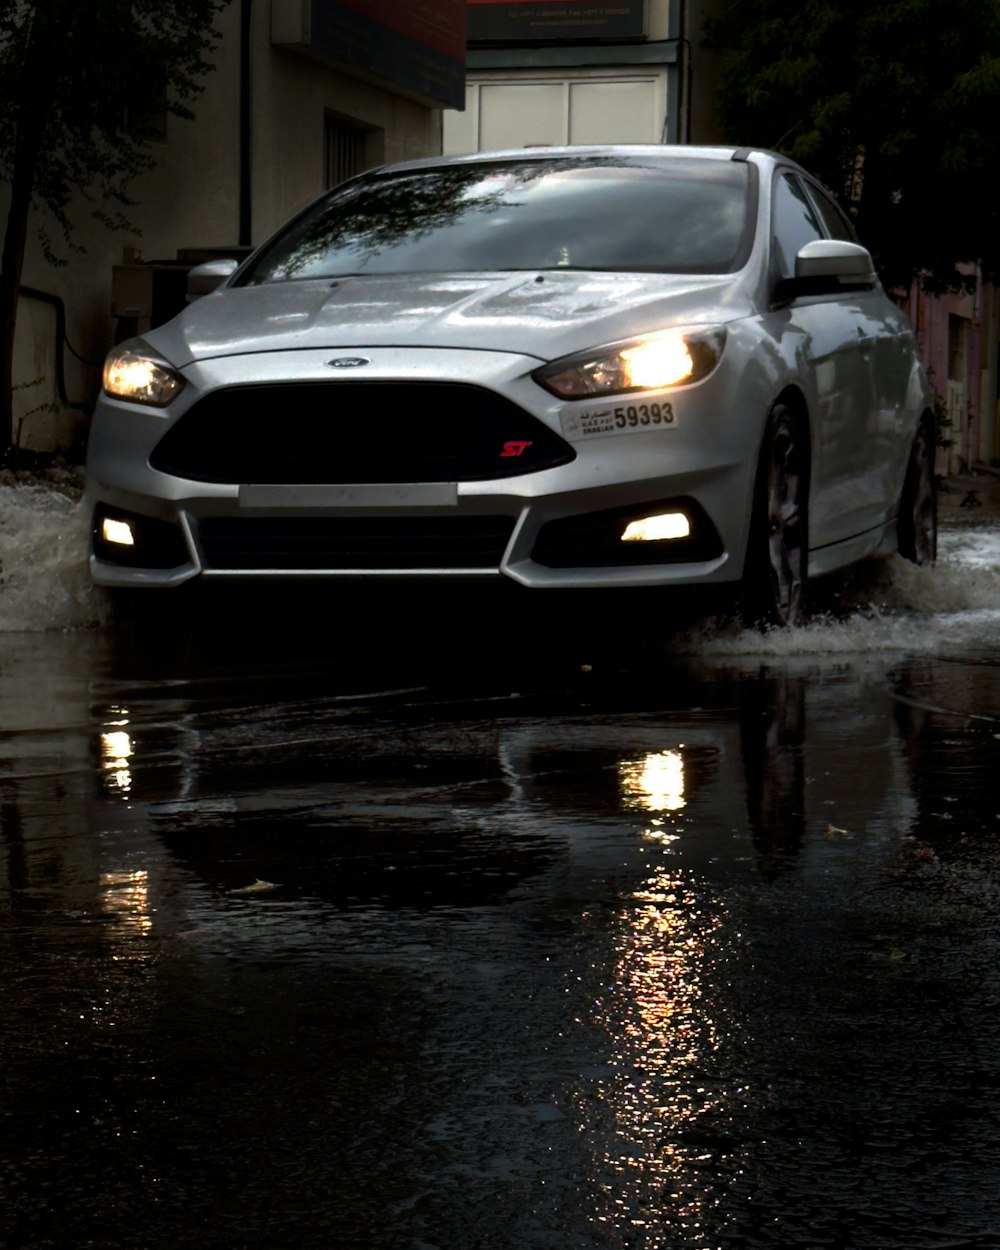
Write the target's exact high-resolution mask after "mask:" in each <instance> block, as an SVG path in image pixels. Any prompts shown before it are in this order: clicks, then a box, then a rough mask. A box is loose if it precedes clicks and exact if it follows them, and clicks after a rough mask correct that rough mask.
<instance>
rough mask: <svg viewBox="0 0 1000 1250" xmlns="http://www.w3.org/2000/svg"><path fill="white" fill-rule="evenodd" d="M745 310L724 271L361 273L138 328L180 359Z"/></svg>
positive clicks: (206, 303) (524, 339) (565, 331)
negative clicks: (147, 328)
mask: <svg viewBox="0 0 1000 1250" xmlns="http://www.w3.org/2000/svg"><path fill="white" fill-rule="evenodd" d="M748 311H749V308H748V305H747V301H746V298H745V296H744V295H743V294H742V290H741V286H740V284H739V282H738V281H737V280H736V279H734V277H733V275H731V274H727V275H723V276H721V277H710V278H706V277H700V276H697V277H680V276H664V275H662V274H617V273H616V274H606V273H584V272H565V271H554V272H553V271H546V272H545V273H536V272H532V273H530V274H527V273H518V274H509V273H507V274H499V275H487V276H484V275H481V274H475V275H469V276H466V275H461V274H455V275H452V274H448V275H441V274H389V275H375V276H367V275H361V276H357V277H345V278H337V279H329V280H324V281H321V282H320V281H315V282H313V281H308V282H305V281H300V282H280V283H271V284H268V285H266V286H254V287H233V288H227V289H224V290H221V291H217V292H215V293H213V294H212V295H208V296H205V297H204V298H203V299H200V300H198V301H197V302H196V303H194V304H192V305H191V306H190V307H189V308H187V309H186V310H185V311H184V312H183V313H182V314H181V315H180V316H179V317H176V318H175V319H174V320H173V321H171V322H169V323H168V324H167V325H164V326H161V327H160V328H158V329H157V330H154V331H152V332H151V333H150V334H147V335H146V339H147V341H148V342H149V343H150V345H151V346H153V347H154V348H155V349H156V350H157V351H159V352H161V353H162V354H163V355H164V356H165V357H166V358H167V360H169V361H171V363H173V364H174V365H175V366H177V367H180V368H183V367H184V366H185V365H187V364H190V363H192V362H193V361H196V360H207V359H211V358H213V357H220V356H237V355H245V354H247V353H257V352H284V351H296V350H309V349H324V350H325V349H326V348H335V349H339V348H361V347H409V346H412V347H436V348H442V347H443V348H448V347H452V348H462V349H477V348H478V349H482V350H488V351H500V352H513V353H516V354H520V355H526V356H533V357H535V358H536V359H539V360H552V359H556V358H557V357H559V356H562V355H566V354H567V353H569V352H572V351H576V350H578V349H583V348H586V347H590V346H597V345H599V344H602V343H606V342H614V341H615V340H617V339H624V338H629V337H631V336H633V335H637V334H644V333H647V332H649V331H651V330H655V329H659V328H661V327H665V326H670V325H681V324H697V325H704V324H718V323H720V322H727V321H732V320H733V319H734V318H736V317H740V316H745V315H746V313H747V312H748Z"/></svg>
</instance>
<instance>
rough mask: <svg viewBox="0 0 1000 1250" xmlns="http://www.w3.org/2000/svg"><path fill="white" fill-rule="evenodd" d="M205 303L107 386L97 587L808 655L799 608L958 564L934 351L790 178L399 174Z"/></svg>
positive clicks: (617, 155) (348, 199) (692, 166)
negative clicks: (899, 565) (731, 608)
mask: <svg viewBox="0 0 1000 1250" xmlns="http://www.w3.org/2000/svg"><path fill="white" fill-rule="evenodd" d="M213 288H214V289H213ZM189 290H190V291H192V292H195V293H197V292H198V291H199V290H201V291H206V290H207V291H208V292H209V293H208V294H205V295H204V297H203V298H197V299H193V300H192V302H191V303H190V305H189V306H188V307H187V308H186V310H185V311H184V312H183V313H182V314H181V315H180V316H178V317H176V318H175V319H174V320H173V321H171V322H169V323H168V324H166V325H163V326H160V327H159V328H157V329H155V330H153V331H151V332H150V333H149V334H147V335H146V336H145V338H143V339H137V340H132V341H130V342H126V343H122V344H120V345H119V346H118V347H116V348H115V349H114V350H113V351H112V353H111V354H110V356H109V357H108V360H107V364H106V366H105V372H104V386H103V393H102V395H101V398H100V401H99V403H98V406H97V410H96V412H95V415H94V421H93V426H92V430H91V436H90V445H89V453H88V467H87V490H88V495H89V500H90V504H91V506H92V508H93V554H92V559H91V568H92V572H93V577H94V579H95V581H96V582H98V583H99V584H102V585H105V586H115V587H140V586H141V587H160V588H169V587H176V586H179V585H181V584H182V583H185V582H188V581H189V580H190V579H193V578H204V579H209V578H211V579H247V578H253V579H258V580H261V581H270V582H278V581H280V580H281V579H306V578H326V579H331V578H338V579H347V578H352V579H356V578H366V579H373V578H374V579H420V580H422V581H423V582H425V583H429V582H436V583H441V582H442V581H444V580H447V579H459V578H463V579H478V580H479V581H482V582H485V581H488V580H490V579H492V580H493V581H498V580H502V579H510V581H512V582H515V583H519V584H520V585H521V586H523V587H529V588H532V589H536V590H549V589H558V588H565V587H577V588H609V589H610V588H613V587H619V588H627V587H640V586H645V587H650V586H654V587H680V586H706V587H712V586H714V587H720V588H721V587H726V586H728V587H729V588H730V589H732V590H733V591H735V592H737V596H736V597H737V598H738V599H739V601H740V602H742V604H743V607H744V609H745V611H746V612H747V613H748V614H749V615H750V616H751V617H752V619H754V620H759V621H766V622H775V623H793V622H795V621H797V620H798V619H800V616H801V613H802V611H803V597H804V591H805V587H806V584H807V577H815V576H819V575H823V574H826V573H830V572H832V571H834V570H837V569H840V568H843V567H845V566H846V565H848V564H851V563H853V562H855V561H858V560H860V559H863V558H865V557H868V556H872V555H877V554H888V553H890V552H893V551H896V550H899V551H900V552H902V554H903V555H905V556H907V557H909V558H910V559H912V560H916V561H918V562H925V561H929V560H932V559H933V558H934V554H935V545H936V502H935V494H934V480H935V479H934V452H935V426H934V422H933V415H932V414H933V397H932V394H931V391H930V389H929V387H928V383H927V379H926V376H925V374H924V371H923V369H922V367H921V364H920V360H919V355H918V351H917V347H916V344H915V340H914V335H913V332H912V329H911V327H910V325H909V323H908V322H907V320H906V318H905V316H904V315H903V314H902V312H901V311H900V310H899V309H898V308H897V307H896V305H895V304H894V303H893V302H892V301H891V300H890V299H888V298H887V296H886V295H885V293H884V292H883V291H882V289H881V287H880V285H879V283H878V280H877V278H876V275H875V271H874V268H873V265H872V260H871V257H870V256H869V254H868V252H867V251H865V250H864V248H862V247H861V246H860V245H859V244H858V242H857V240H856V239H855V237H854V233H853V229H852V227H851V224H850V222H849V221H848V220H847V219H846V218H845V217H844V215H843V214H842V213H841V211H840V210H839V208H838V207H837V205H836V203H835V202H834V201H833V199H831V197H830V196H829V195H828V194H827V193H826V192H825V191H824V189H823V188H822V187H821V186H820V185H818V184H817V183H816V182H815V181H814V180H813V179H812V178H811V177H810V176H809V175H808V174H807V173H806V172H805V171H804V170H802V169H801V168H800V167H798V166H797V165H795V164H792V163H791V162H789V161H787V160H785V159H783V158H781V157H779V156H777V155H775V154H774V153H769V152H764V151H757V150H751V149H733V148H694V147H669V146H636V147H573V148H559V149H555V148H545V149H528V150H519V151H510V152H495V153H480V154H477V155H474V156H465V157H458V158H450V159H435V160H423V161H412V162H408V163H405V164H398V165H391V166H387V167H384V168H381V169H377V170H374V171H372V172H370V173H367V174H365V175H363V176H361V177H359V178H357V179H354V180H353V181H351V182H348V183H346V184H344V185H343V186H341V187H338V188H337V189H336V190H334V191H332V192H330V193H329V194H327V195H326V196H324V197H323V198H322V199H320V200H319V201H317V202H316V203H314V204H313V205H312V206H311V207H309V208H308V209H306V210H305V211H304V212H303V213H302V214H300V215H299V216H298V217H296V218H295V219H294V220H292V221H291V222H290V223H289V224H288V225H287V226H286V227H285V228H284V229H283V230H281V231H280V232H279V233H278V234H276V235H275V236H274V237H273V238H272V239H270V240H269V241H268V242H267V243H265V244H264V245H263V246H262V247H261V248H260V249H259V250H258V251H257V252H256V253H254V254H253V255H252V256H251V257H250V258H249V259H248V260H246V261H245V262H244V263H243V264H242V265H240V266H239V267H236V265H235V262H231V261H230V262H227V261H220V262H211V263H210V264H209V265H206V266H201V267H200V268H199V269H197V270H195V271H193V272H192V274H191V284H190V287H189Z"/></svg>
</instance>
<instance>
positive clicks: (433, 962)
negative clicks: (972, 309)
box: [0, 488, 1000, 1250]
mask: <svg viewBox="0 0 1000 1250" xmlns="http://www.w3.org/2000/svg"><path fill="white" fill-rule="evenodd" d="M948 502H949V507H948V508H946V517H945V520H946V529H945V533H944V535H943V541H942V550H941V558H940V560H939V563H938V566H937V567H936V568H935V569H934V570H920V569H914V568H911V567H909V566H907V565H905V564H903V563H901V562H892V563H890V564H888V565H886V566H885V567H879V568H873V569H868V570H863V571H862V572H861V573H860V574H857V575H855V576H853V577H852V578H850V579H845V580H844V581H842V582H841V583H839V584H837V585H836V586H833V587H828V588H827V591H826V601H827V603H828V606H829V607H830V609H831V610H830V612H829V614H828V615H825V616H824V617H822V618H821V619H818V620H816V621H814V622H813V623H812V624H810V625H809V626H807V627H806V628H804V629H802V630H799V631H794V632H793V633H779V634H772V635H766V636H761V635H757V634H748V633H745V632H743V631H740V630H739V629H736V628H734V627H732V626H729V625H725V624H720V623H718V622H716V621H714V620H711V619H702V620H692V619H687V620H683V621H682V620H680V618H678V617H675V616H673V615H671V613H670V612H669V611H668V610H667V608H666V607H665V606H664V605H663V604H661V603H660V602H658V601H657V600H656V599H651V600H649V601H646V602H643V601H641V600H639V601H637V602H636V603H635V604H629V606H628V609H627V610H624V609H623V610H621V611H620V612H619V613H618V614H614V613H612V614H609V612H608V610H607V608H606V607H604V606H603V603H602V605H599V606H598V607H595V606H594V605H593V603H590V604H588V603H587V601H586V600H581V601H580V602H579V605H578V606H577V605H573V606H571V607H569V608H567V609H566V610H563V611H560V612H558V613H548V612H546V613H544V614H543V612H542V610H541V609H540V608H537V609H536V608H535V607H534V606H532V608H531V611H530V613H529V612H528V611H527V610H526V609H525V608H524V607H523V606H521V603H520V601H518V604H517V607H516V608H512V607H509V606H507V605H500V606H491V605H489V604H482V603H479V602H470V601H462V600H461V599H459V600H458V601H452V602H450V603H447V604H446V605H442V604H441V603H440V602H439V601H438V599H437V598H436V597H435V598H434V599H433V601H431V600H430V599H429V597H428V596H427V595H426V594H423V595H422V596H413V597H411V598H410V599H408V600H406V601H405V602H400V601H399V600H398V599H397V600H388V601H386V602H383V603H382V604H381V605H371V604H369V605H368V606H367V608H363V607H362V605H360V604H359V603H357V602H355V601H353V600H351V599H349V598H346V597H345V596H344V595H343V594H342V593H341V592H337V593H334V592H333V591H330V590H325V591H323V592H321V593H320V594H319V595H313V596H311V597H308V596H307V597H306V598H305V599H304V600H302V599H295V600H293V599H289V598H287V597H285V596H282V597H281V598H279V599H278V600H277V602H275V600H274V598H273V597H272V600H271V602H270V603H269V604H268V610H267V611H266V612H265V611H264V609H263V608H262V606H261V604H260V603H259V601H258V602H256V603H255V602H254V600H252V599H250V600H244V601H243V602H241V603H240V604H238V605H233V604H229V605H227V604H225V603H222V604H219V603H216V602H214V601H213V602H212V603H211V605H206V606H205V608H204V609H203V612H202V615H201V616H200V617H199V616H195V617H192V616H191V615H190V614H189V615H187V616H184V617H183V618H182V619H179V620H177V621H143V622H140V624H139V626H137V627H135V628H133V627H132V626H131V625H127V624H123V623H121V622H117V623H116V622H115V621H114V620H113V619H112V618H111V617H110V615H109V614H108V611H107V609H106V606H105V605H104V603H103V601H102V600H101V599H100V597H99V596H98V595H97V594H96V593H95V592H94V591H92V590H91V589H90V587H89V585H88V582H87V578H86V573H85V569H84V566H83V552H84V548H85V537H84V523H83V520H82V518H81V516H80V514H79V509H78V505H76V504H75V503H73V502H72V501H71V500H68V499H62V498H60V497H58V496H54V495H53V494H52V493H51V492H49V493H47V494H45V495H40V494H38V493H37V492H33V491H29V490H28V489H27V488H17V489H16V490H15V489H12V488H7V489H4V490H3V491H0V555H2V559H3V568H2V578H3V581H2V583H0V864H2V867H3V871H2V873H0V978H2V981H0V984H2V988H3V993H2V997H0V1245H2V1246H4V1247H10V1250H43V1248H45V1250H48V1248H49V1247H52V1248H56V1247H58V1248H60V1250H61V1248H64V1247H73V1248H74V1250H84V1248H88V1250H185V1248H187V1247H199V1250H200V1248H202V1247H206V1246H210V1247H213V1250H214V1248H225V1250H237V1248H239V1250H242V1248H247V1250H250V1248H253V1250H257V1248H262V1250H270V1248H272V1247H273V1248H275V1250H282V1248H285V1247H288V1248H293V1247H294V1248H295V1250H312V1248H316V1250H329V1248H339V1247H358V1248H359V1250H360V1248H362V1247H364V1248H366V1250H369V1248H371V1250H515V1248H516V1250H577V1248H580V1250H588V1248H590V1247H593V1248H595V1250H598V1248H601V1250H604V1248H607V1250H626V1248H628V1250H633V1248H634V1250H758V1248H760V1250H764V1248H767V1250H776V1248H778V1247H781V1248H782V1250H789V1248H790V1250H820V1248H826V1247H832V1248H834V1250H945V1248H948V1250H960V1248H961V1250H964V1248H973V1247H982V1248H986V1247H990V1248H991V1250H992V1248H993V1247H996V1246H997V1245H1000V1132H998V1122H997V1121H998V1117H1000V949H998V948H1000V928H998V925H997V918H998V913H1000V849H998V848H1000V837H998V835H1000V789H998V786H997V775H998V772H1000V769H998V763H1000V759H998V748H1000V644H998V625H1000V524H998V522H997V513H996V512H995V511H994V510H992V509H989V508H982V509H979V510H976V509H969V510H967V511H961V510H960V507H959V499H958V497H957V496H955V497H954V498H951V499H950V500H949V501H948Z"/></svg>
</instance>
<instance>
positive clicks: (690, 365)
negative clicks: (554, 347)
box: [532, 328, 726, 399]
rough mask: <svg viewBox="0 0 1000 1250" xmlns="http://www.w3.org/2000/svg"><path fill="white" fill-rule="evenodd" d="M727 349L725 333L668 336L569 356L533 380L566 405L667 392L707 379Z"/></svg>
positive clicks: (652, 336) (682, 332) (676, 332)
mask: <svg viewBox="0 0 1000 1250" xmlns="http://www.w3.org/2000/svg"><path fill="white" fill-rule="evenodd" d="M725 343H726V332H725V330H724V329H721V328H710V329H700V328H699V329H695V330H666V331H664V332H663V333H660V334H650V335H647V336H646V337H645V338H641V339H631V340H629V341H628V342H626V343H615V344H612V345H610V346H608V347H599V348H596V349H595V350H594V351H590V352H578V353H577V354H576V355H575V356H564V357H563V359H562V360H555V361H553V362H552V364H549V365H543V366H542V368H541V369H536V370H535V372H534V374H533V375H532V376H533V377H534V379H535V381H536V382H538V383H539V384H540V385H541V386H544V387H545V389H546V390H548V391H551V392H552V393H553V395H558V396H559V398H560V399H585V398H587V397H588V396H591V395H621V394H625V393H627V392H629V391H657V390H665V389H666V388H668V387H671V386H687V385H689V384H690V383H692V382H700V381H701V379H702V378H705V377H707V376H708V375H709V374H710V373H711V372H712V370H713V369H714V368H715V366H716V365H717V364H718V363H719V360H720V358H721V356H722V349H723V347H724V346H725Z"/></svg>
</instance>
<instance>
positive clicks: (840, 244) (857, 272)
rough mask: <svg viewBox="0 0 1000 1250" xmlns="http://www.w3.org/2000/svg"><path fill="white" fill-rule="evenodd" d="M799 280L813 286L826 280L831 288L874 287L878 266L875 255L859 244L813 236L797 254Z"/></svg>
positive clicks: (797, 280)
mask: <svg viewBox="0 0 1000 1250" xmlns="http://www.w3.org/2000/svg"><path fill="white" fill-rule="evenodd" d="M795 281H796V283H805V284H808V285H809V286H812V285H813V284H814V283H817V282H822V283H823V284H824V287H825V288H826V289H828V290H836V288H837V286H838V285H839V286H853V287H857V286H874V285H875V282H876V277H875V266H874V265H873V264H872V258H871V254H870V253H869V252H868V251H867V249H866V248H863V247H862V246H861V245H860V244H859V243H848V242H847V241H846V240H843V239H813V241H812V242H811V243H807V244H806V245H805V246H804V247H801V248H800V249H799V251H798V254H797V255H796V257H795Z"/></svg>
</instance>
